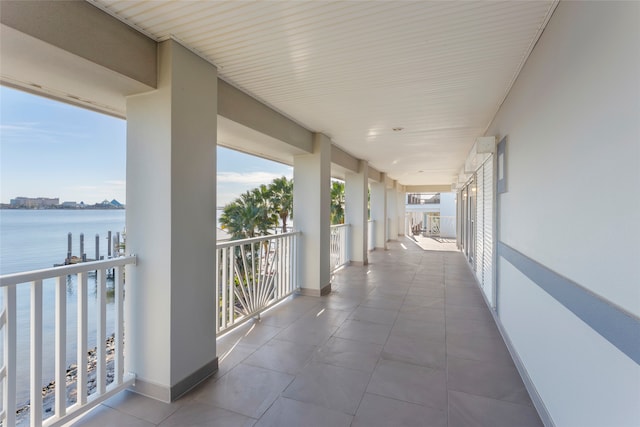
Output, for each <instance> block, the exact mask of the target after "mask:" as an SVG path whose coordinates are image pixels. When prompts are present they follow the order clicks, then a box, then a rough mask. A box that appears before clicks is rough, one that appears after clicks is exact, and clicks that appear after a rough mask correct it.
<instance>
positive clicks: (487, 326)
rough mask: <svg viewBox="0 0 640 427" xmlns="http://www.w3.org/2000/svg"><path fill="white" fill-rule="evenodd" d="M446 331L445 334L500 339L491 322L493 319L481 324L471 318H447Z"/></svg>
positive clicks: (495, 327)
mask: <svg viewBox="0 0 640 427" xmlns="http://www.w3.org/2000/svg"><path fill="white" fill-rule="evenodd" d="M447 310H448V309H447ZM445 316H446V313H445ZM446 330H447V333H454V334H470V335H480V336H483V337H493V338H501V335H500V332H499V331H498V327H497V326H496V324H495V323H494V322H493V319H491V320H487V321H484V322H483V321H478V320H474V319H471V318H463V317H457V316H447V317H446Z"/></svg>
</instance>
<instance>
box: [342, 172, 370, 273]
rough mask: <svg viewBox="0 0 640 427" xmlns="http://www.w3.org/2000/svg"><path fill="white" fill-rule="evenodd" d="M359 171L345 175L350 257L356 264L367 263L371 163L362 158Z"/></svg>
mask: <svg viewBox="0 0 640 427" xmlns="http://www.w3.org/2000/svg"><path fill="white" fill-rule="evenodd" d="M358 163H359V164H358V172H357V173H354V172H347V174H346V176H345V185H344V187H345V190H344V192H345V219H346V221H345V222H346V223H347V224H350V225H351V230H350V233H351V240H350V245H349V246H350V247H349V252H348V254H349V259H350V260H351V262H352V263H353V264H355V265H367V264H368V263H369V259H368V252H369V251H368V249H367V248H368V241H369V240H368V233H367V227H368V219H369V218H368V217H369V215H368V190H369V164H368V163H367V162H366V161H364V160H360V161H359V162H358Z"/></svg>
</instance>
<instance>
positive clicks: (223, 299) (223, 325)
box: [215, 232, 300, 334]
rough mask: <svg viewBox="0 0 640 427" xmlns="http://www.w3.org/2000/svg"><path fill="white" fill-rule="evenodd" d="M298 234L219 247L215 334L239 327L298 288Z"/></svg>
mask: <svg viewBox="0 0 640 427" xmlns="http://www.w3.org/2000/svg"><path fill="white" fill-rule="evenodd" d="M299 234H300V233H299V232H290V233H282V234H278V235H275V236H264V237H256V238H253V239H244V240H234V241H229V242H224V243H218V244H217V246H216V257H217V261H218V274H217V277H216V289H217V296H218V297H217V299H218V301H217V304H215V317H216V333H217V334H220V333H221V332H223V331H227V330H229V329H230V328H232V327H234V326H238V325H239V324H241V323H243V322H244V321H246V320H248V319H251V318H252V317H256V316H259V315H260V313H261V312H262V311H264V310H266V309H267V308H269V307H271V306H272V305H274V304H276V303H277V302H279V301H280V300H282V299H284V298H286V297H287V296H289V295H290V294H292V293H293V292H294V291H295V290H296V289H297V288H298V281H297V261H298V260H297V253H296V252H297V244H298V240H297V239H298V235H299Z"/></svg>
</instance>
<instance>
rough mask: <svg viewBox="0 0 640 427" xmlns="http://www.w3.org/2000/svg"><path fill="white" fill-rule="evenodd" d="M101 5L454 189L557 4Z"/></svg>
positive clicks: (392, 162)
mask: <svg viewBox="0 0 640 427" xmlns="http://www.w3.org/2000/svg"><path fill="white" fill-rule="evenodd" d="M91 2H92V3H93V4H95V5H96V6H98V7H100V8H101V9H103V10H105V11H107V12H108V13H110V14H112V15H114V16H116V17H118V18H119V19H121V20H123V21H124V22H126V23H128V24H130V25H132V26H134V27H135V28H137V29H139V30H140V31H142V32H144V33H145V34H147V35H149V36H150V37H152V38H154V39H155V40H158V41H161V40H166V39H168V38H171V37H173V38H175V39H177V40H179V41H181V42H182V43H183V44H184V45H185V46H187V47H189V48H190V49H192V50H193V51H194V52H196V53H198V54H199V55H201V56H202V57H203V58H205V59H207V60H209V61H210V62H212V63H213V64H215V65H216V66H217V67H218V70H219V74H220V77H221V78H223V79H224V80H226V81H228V82H230V83H231V84H233V85H235V86H237V87H238V88H240V89H242V90H244V91H245V92H247V93H249V94H251V95H252V96H254V97H255V98H257V99H259V100H261V101H263V102H265V103H266V104H268V105H270V106H272V107H273V108H275V109H277V110H278V111H280V112H282V113H284V114H285V115H287V116H288V117H290V118H292V119H294V120H295V121H297V122H298V123H300V124H302V125H303V126H305V127H307V128H308V129H310V130H312V131H315V132H323V133H325V134H326V135H328V136H330V137H331V138H332V140H333V142H334V143H335V144H336V145H338V146H340V147H341V148H343V149H344V150H345V151H347V152H349V153H351V154H353V155H354V156H356V157H359V158H362V159H366V160H368V161H369V162H370V164H371V165H372V166H373V167H375V168H376V169H378V170H381V171H384V172H387V173H388V174H389V176H390V177H391V178H393V179H397V180H398V181H400V183H401V184H404V185H417V184H449V183H451V182H452V180H453V177H454V175H456V174H457V172H458V171H459V170H460V167H461V166H462V164H463V163H464V159H465V156H466V154H467V152H468V151H469V149H470V147H471V145H472V144H473V143H474V140H475V138H476V137H478V136H481V135H482V134H483V133H484V131H485V129H486V128H487V127H488V125H489V123H490V121H491V120H492V118H493V116H494V115H495V113H496V111H497V110H498V108H499V106H500V104H501V103H502V101H503V99H504V97H505V96H506V94H507V92H508V91H509V89H510V87H511V85H512V84H513V81H514V80H515V78H516V77H517V74H518V73H519V71H520V69H521V67H522V65H523V64H524V61H525V60H526V58H527V57H528V55H529V53H530V51H531V49H532V48H533V46H534V44H535V42H536V41H537V39H538V37H539V35H540V33H541V31H542V30H543V29H544V26H545V25H546V22H547V21H548V19H549V17H550V14H551V13H552V12H553V9H554V8H555V4H556V2H555V1H517V2H516V1H507V2H453V1H451V2H449V1H433V2H432V1H339V2H325V1H269V2H253V1H251V2H241V1H190V2H166V1H113V0H91ZM394 127H401V128H403V130H402V131H400V132H394V131H393V130H392V128H394Z"/></svg>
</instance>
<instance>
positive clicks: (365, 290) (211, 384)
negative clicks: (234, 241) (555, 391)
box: [71, 239, 542, 427]
mask: <svg viewBox="0 0 640 427" xmlns="http://www.w3.org/2000/svg"><path fill="white" fill-rule="evenodd" d="M369 259H370V265H369V266H367V267H347V268H345V269H343V270H341V271H339V272H338V273H337V274H336V275H335V277H334V278H333V281H332V283H333V286H332V287H333V292H332V293H331V294H330V295H328V296H326V297H321V298H314V297H304V296H295V297H292V298H290V300H289V301H287V302H285V303H283V304H281V305H279V306H277V307H276V308H274V309H272V310H271V311H269V312H267V313H265V314H263V315H262V319H261V320H260V321H251V322H249V323H248V324H246V325H244V326H242V327H240V328H238V329H236V330H235V331H233V332H232V333H230V334H228V335H226V336H225V337H223V338H221V339H219V340H218V356H219V362H220V369H219V371H218V372H217V374H216V375H214V376H213V377H212V378H210V379H208V380H206V381H205V382H203V383H202V384H200V385H199V386H198V387H196V388H195V389H194V390H192V391H191V392H189V393H188V394H187V395H186V396H184V397H183V398H181V399H179V400H178V401H177V402H174V403H172V404H165V403H161V402H157V401H154V400H152V399H148V398H146V397H142V396H139V395H136V394H134V393H131V392H124V393H121V394H119V395H117V396H115V397H113V398H111V399H110V400H108V401H107V402H105V403H104V404H102V405H100V406H99V407H98V408H97V409H96V410H94V411H92V412H91V413H89V414H88V415H87V416H85V417H84V418H82V419H80V420H77V421H76V422H75V423H72V424H71V425H73V426H100V427H105V426H110V425H113V426H155V425H157V426H162V427H168V426H213V425H215V426H279V427H284V426H305V427H313V426H318V427H321V426H328V427H339V426H367V427H375V426H382V427H391V426H393V427H397V426H449V427H458V426H460V427H462V426H491V427H499V426H507V427H514V426H519V427H526V426H540V425H542V423H541V421H540V419H539V417H538V415H537V413H536V411H535V409H534V408H533V406H532V403H531V400H530V399H529V396H528V394H527V391H526V389H525V387H524V385H523V383H522V381H521V379H520V377H519V375H518V372H517V371H516V368H515V366H514V364H513V362H512V360H511V358H510V356H509V353H508V351H507V349H506V347H505V345H504V343H503V341H502V339H501V337H500V334H499V332H498V330H497V328H496V326H495V324H494V322H493V319H492V317H491V315H490V313H489V312H488V310H487V308H486V305H485V303H484V300H483V298H482V295H481V294H480V291H479V289H478V288H477V286H476V284H475V282H474V280H473V277H472V276H471V273H470V270H469V268H468V267H467V265H466V264H465V263H466V261H465V259H464V258H463V256H462V255H461V254H460V253H457V252H451V251H425V250H423V249H421V248H420V247H419V246H417V245H416V244H415V243H414V242H413V241H412V240H409V239H403V240H401V241H399V242H392V243H391V244H390V250H388V251H374V252H372V253H371V254H370V258H369Z"/></svg>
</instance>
